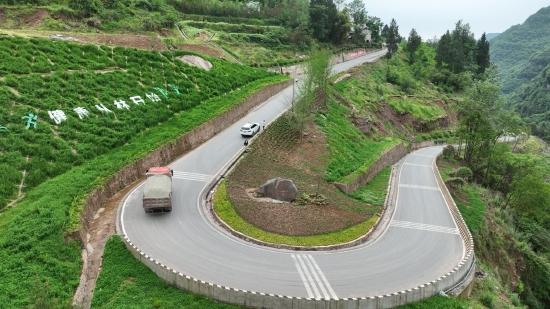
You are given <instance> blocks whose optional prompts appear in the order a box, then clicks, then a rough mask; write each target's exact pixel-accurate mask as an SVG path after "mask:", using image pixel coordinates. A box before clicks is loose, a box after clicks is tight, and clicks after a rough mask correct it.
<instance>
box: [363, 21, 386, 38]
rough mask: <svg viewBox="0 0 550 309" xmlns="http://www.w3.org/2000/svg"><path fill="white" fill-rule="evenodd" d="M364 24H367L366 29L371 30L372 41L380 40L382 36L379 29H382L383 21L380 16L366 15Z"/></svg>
mask: <svg viewBox="0 0 550 309" xmlns="http://www.w3.org/2000/svg"><path fill="white" fill-rule="evenodd" d="M365 25H366V26H367V29H369V30H370V32H371V38H372V41H373V42H381V41H382V36H381V34H380V31H381V30H382V27H383V26H384V23H383V22H382V21H381V20H380V18H379V17H376V16H367V22H366V24H365Z"/></svg>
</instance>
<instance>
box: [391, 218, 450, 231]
mask: <svg viewBox="0 0 550 309" xmlns="http://www.w3.org/2000/svg"><path fill="white" fill-rule="evenodd" d="M390 226H395V227H403V228H407V229H415V230H423V231H430V232H440V233H447V234H459V232H458V229H457V228H451V227H445V226H439V225H430V224H423V223H414V222H407V221H397V220H394V221H392V222H391V224H390Z"/></svg>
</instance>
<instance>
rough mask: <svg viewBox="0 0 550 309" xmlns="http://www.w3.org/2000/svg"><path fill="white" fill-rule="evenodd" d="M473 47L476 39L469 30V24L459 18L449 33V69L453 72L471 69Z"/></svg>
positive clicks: (473, 60) (473, 62) (473, 58)
mask: <svg viewBox="0 0 550 309" xmlns="http://www.w3.org/2000/svg"><path fill="white" fill-rule="evenodd" d="M475 47H476V40H475V39H474V34H473V33H472V32H471V31H470V25H469V24H463V23H462V20H459V21H458V22H457V23H456V24H455V29H454V30H453V32H452V33H451V49H450V53H449V54H450V62H449V63H448V64H449V69H450V70H451V71H452V72H453V73H462V72H464V71H467V70H470V71H473V70H471V69H470V67H471V66H472V65H473V64H475V57H474V54H475Z"/></svg>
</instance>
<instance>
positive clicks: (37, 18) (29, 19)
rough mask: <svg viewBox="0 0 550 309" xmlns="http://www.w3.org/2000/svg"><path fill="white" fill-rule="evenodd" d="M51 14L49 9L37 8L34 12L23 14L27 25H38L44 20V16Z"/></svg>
mask: <svg viewBox="0 0 550 309" xmlns="http://www.w3.org/2000/svg"><path fill="white" fill-rule="evenodd" d="M49 14H50V11H49V10H48V9H36V10H35V12H34V13H32V14H27V15H21V18H22V19H23V22H24V23H25V26H27V27H31V28H32V27H36V26H38V25H39V24H41V23H42V22H43V21H44V18H45V17H46V16H48V15H49Z"/></svg>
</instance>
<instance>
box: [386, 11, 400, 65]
mask: <svg viewBox="0 0 550 309" xmlns="http://www.w3.org/2000/svg"><path fill="white" fill-rule="evenodd" d="M386 42H387V44H388V54H390V55H388V57H389V58H391V57H392V55H393V54H394V53H395V52H397V49H398V48H399V42H401V36H400V35H399V26H398V25H397V22H396V21H395V19H393V18H392V20H391V23H390V28H389V30H388V40H387V41H386Z"/></svg>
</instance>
